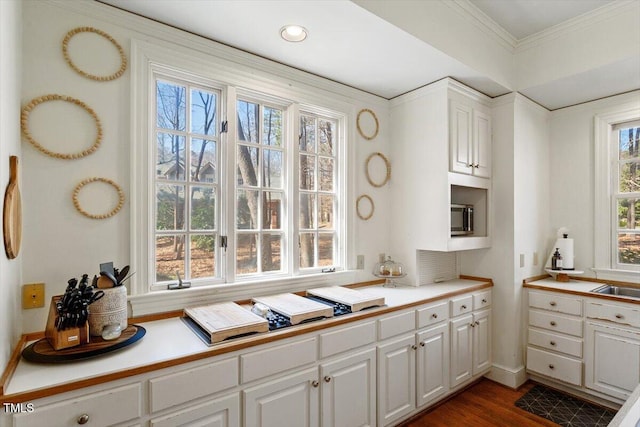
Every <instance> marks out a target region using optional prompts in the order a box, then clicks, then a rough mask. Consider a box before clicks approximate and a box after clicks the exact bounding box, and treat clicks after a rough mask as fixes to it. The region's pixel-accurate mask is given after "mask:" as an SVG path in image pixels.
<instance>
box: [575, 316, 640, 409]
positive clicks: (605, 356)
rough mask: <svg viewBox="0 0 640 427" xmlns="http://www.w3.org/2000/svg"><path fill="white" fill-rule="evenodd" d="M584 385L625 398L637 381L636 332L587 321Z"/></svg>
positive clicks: (639, 344) (639, 340)
mask: <svg viewBox="0 0 640 427" xmlns="http://www.w3.org/2000/svg"><path fill="white" fill-rule="evenodd" d="M586 329H587V337H586V342H585V356H584V362H585V385H586V386H587V388H590V389H592V390H596V391H599V392H602V393H605V394H608V395H609V396H614V397H617V398H619V399H622V400H626V399H627V398H628V397H629V395H630V394H631V392H632V391H633V390H634V389H635V388H636V386H637V385H638V382H640V332H637V331H633V330H629V329H623V328H617V327H611V326H605V325H600V324H596V323H591V322H587V328H586Z"/></svg>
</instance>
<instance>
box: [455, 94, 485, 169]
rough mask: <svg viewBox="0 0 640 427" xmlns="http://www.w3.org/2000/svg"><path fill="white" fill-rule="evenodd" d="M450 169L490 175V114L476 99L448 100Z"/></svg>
mask: <svg viewBox="0 0 640 427" xmlns="http://www.w3.org/2000/svg"><path fill="white" fill-rule="evenodd" d="M449 128H450V129H449V150H450V154H449V160H450V169H449V170H450V171H451V172H457V173H464V174H469V175H474V176H478V177H482V178H490V177H491V114H490V112H489V110H488V108H487V107H484V106H483V105H481V104H479V103H472V102H461V101H459V100H457V99H452V100H450V101H449Z"/></svg>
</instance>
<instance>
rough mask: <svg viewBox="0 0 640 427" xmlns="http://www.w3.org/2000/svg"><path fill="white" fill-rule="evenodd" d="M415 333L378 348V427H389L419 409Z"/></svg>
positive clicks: (390, 341)
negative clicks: (387, 426)
mask: <svg viewBox="0 0 640 427" xmlns="http://www.w3.org/2000/svg"><path fill="white" fill-rule="evenodd" d="M416 350H417V346H416V344H415V334H411V335H404V336H402V337H400V338H396V339H392V340H389V341H388V342H386V343H385V344H382V345H379V346H378V425H381V426H386V425H389V424H391V423H392V422H394V421H396V420H398V419H400V418H403V417H404V416H406V415H409V414H410V413H412V412H413V411H414V410H415V408H416Z"/></svg>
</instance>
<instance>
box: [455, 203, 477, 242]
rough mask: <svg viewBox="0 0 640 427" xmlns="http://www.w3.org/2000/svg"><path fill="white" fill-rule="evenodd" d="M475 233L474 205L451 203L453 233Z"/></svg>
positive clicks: (458, 234)
mask: <svg viewBox="0 0 640 427" xmlns="http://www.w3.org/2000/svg"><path fill="white" fill-rule="evenodd" d="M470 234H473V205H457V204H452V205H451V235H452V236H468V235H470Z"/></svg>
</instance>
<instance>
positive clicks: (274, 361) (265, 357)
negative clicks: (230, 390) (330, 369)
mask: <svg viewBox="0 0 640 427" xmlns="http://www.w3.org/2000/svg"><path fill="white" fill-rule="evenodd" d="M317 355H318V341H317V338H315V337H314V338H309V339H306V340H302V341H295V342H292V343H289V344H284V345H279V346H277V347H271V348H267V349H265V350H259V351H254V352H252V353H248V354H243V355H242V356H240V369H241V372H242V374H241V376H242V382H243V383H247V382H250V381H253V380H257V379H260V378H265V377H268V376H269V375H273V374H277V373H278V372H283V371H289V370H292V369H295V368H297V367H300V366H304V365H307V364H309V363H313V362H315V361H316V360H317Z"/></svg>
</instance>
